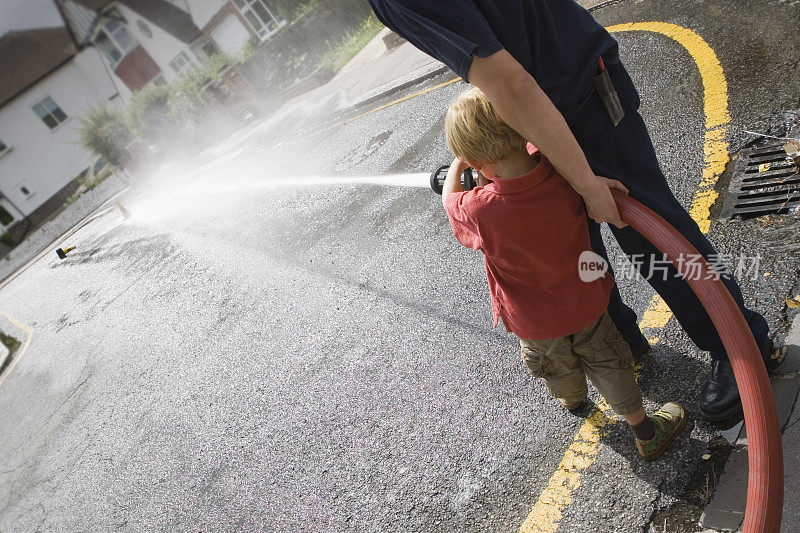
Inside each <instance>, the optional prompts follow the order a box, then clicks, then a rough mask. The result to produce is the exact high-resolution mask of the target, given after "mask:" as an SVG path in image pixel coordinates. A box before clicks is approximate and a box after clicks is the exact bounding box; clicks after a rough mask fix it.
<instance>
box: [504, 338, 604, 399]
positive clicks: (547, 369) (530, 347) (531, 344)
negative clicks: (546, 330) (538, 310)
mask: <svg viewBox="0 0 800 533" xmlns="http://www.w3.org/2000/svg"><path fill="white" fill-rule="evenodd" d="M519 346H520V350H521V351H522V360H523V362H524V363H525V367H526V368H527V370H528V372H530V373H531V374H532V375H533V376H534V377H537V378H541V379H542V380H544V383H545V385H547V389H548V390H549V391H550V394H552V395H553V397H554V398H556V399H557V400H558V401H559V402H561V405H563V406H564V407H565V408H566V409H569V410H572V409H576V408H577V407H578V406H579V405H580V404H581V402H582V401H583V400H584V398H586V394H587V393H588V392H589V390H588V388H587V386H586V375H585V374H584V373H583V370H582V369H581V367H580V364H579V363H578V360H577V359H576V358H575V356H574V355H573V354H572V348H571V345H570V341H569V339H568V338H560V339H547V340H529V339H519Z"/></svg>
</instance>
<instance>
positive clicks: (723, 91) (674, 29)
mask: <svg viewBox="0 0 800 533" xmlns="http://www.w3.org/2000/svg"><path fill="white" fill-rule="evenodd" d="M606 29H607V30H608V31H609V32H622V31H651V32H655V33H660V34H662V35H666V36H667V37H670V38H672V39H674V40H675V41H676V42H677V43H678V44H680V45H681V46H683V47H684V48H685V49H686V50H687V51H688V52H689V54H690V55H691V56H692V59H693V60H694V62H695V64H696V65H697V68H698V69H699V70H700V77H701V79H702V81H703V102H704V105H703V108H704V112H705V119H706V121H705V123H706V133H705V142H704V144H703V153H704V156H705V167H704V169H703V175H702V178H701V180H700V183H699V184H698V187H697V190H696V192H695V195H694V200H693V201H692V205H691V207H690V208H689V214H690V215H691V216H692V218H693V219H694V220H695V222H697V224H698V225H699V226H700V229H701V231H702V232H703V233H708V230H709V228H710V227H711V220H710V215H711V214H710V208H711V205H712V204H713V203H714V201H715V200H716V199H717V193H716V191H715V190H714V185H715V183H716V181H717V179H718V178H719V175H720V174H722V172H723V171H724V170H725V165H726V164H727V163H728V161H729V157H730V156H729V153H728V142H727V141H726V140H725V139H726V135H727V133H728V128H729V125H730V121H731V117H730V114H729V113H728V84H727V82H726V81H725V74H724V73H723V71H722V66H721V65H720V62H719V60H718V59H717V56H716V54H715V53H714V50H713V49H712V48H711V47H710V46H709V45H708V43H706V42H705V41H704V40H703V38H702V37H700V36H699V35H697V34H696V33H695V32H693V31H692V30H690V29H688V28H684V27H682V26H678V25H675V24H669V23H666V22H638V23H629V24H618V25H615V26H610V27H608V28H606ZM670 318H672V311H670V309H669V307H668V306H667V304H666V303H665V302H664V300H662V299H661V297H660V296H658V295H655V296H653V298H652V299H651V300H650V303H649V304H648V306H647V309H646V311H645V312H644V314H643V315H642V320H641V322H640V323H639V327H640V328H642V329H648V330H650V331H645V332H644V333H645V335H648V334H649V335H650V338H649V339H648V340H650V341H651V342H652V343H655V342H657V341H658V339H657V338H653V337H652V334H653V332H654V330H658V329H660V328H663V327H664V326H666V325H667V322H669V319H670ZM612 416H613V413H611V412H610V411H609V410H608V408H607V406H600V408H599V409H598V410H595V411H594V412H593V413H592V414H591V415H590V416H589V417H588V418H587V419H586V422H584V423H583V425H582V426H581V428H580V430H579V431H578V434H577V435H575V438H574V439H573V440H572V444H570V446H569V448H568V449H567V452H566V453H565V454H564V458H563V459H562V460H561V464H559V465H558V469H557V470H556V472H555V473H554V474H553V476H552V477H551V478H550V481H549V482H548V483H547V487H546V488H545V489H544V490H543V491H542V494H541V495H540V496H539V500H538V501H537V502H536V503H535V504H534V506H533V509H531V512H530V513H529V514H528V517H527V518H526V519H525V521H524V522H523V523H522V525H521V526H520V532H523V533H532V532H548V533H552V532H554V531H556V530H557V529H558V523H559V521H560V520H561V518H562V516H563V512H564V509H565V508H566V507H567V506H568V505H569V504H570V503H572V500H573V494H574V493H575V491H576V490H578V488H579V487H580V486H581V475H582V474H583V472H584V471H585V470H586V469H587V468H589V467H590V466H591V465H592V463H594V461H595V459H596V458H597V453H598V452H599V451H600V447H601V442H600V437H601V436H602V435H603V433H604V432H605V431H606V429H607V428H606V426H608V425H609V424H613V423H614V422H615V419H614V418H613V417H612Z"/></svg>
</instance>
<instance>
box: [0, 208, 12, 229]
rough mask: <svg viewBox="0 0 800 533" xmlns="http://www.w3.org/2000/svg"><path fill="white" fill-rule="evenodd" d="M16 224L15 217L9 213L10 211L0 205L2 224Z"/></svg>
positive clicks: (0, 220)
mask: <svg viewBox="0 0 800 533" xmlns="http://www.w3.org/2000/svg"><path fill="white" fill-rule="evenodd" d="M12 222H14V216H13V215H12V214H11V213H9V212H8V209H6V208H5V207H3V206H2V205H0V224H2V225H3V226H8V225H9V224H11V223H12Z"/></svg>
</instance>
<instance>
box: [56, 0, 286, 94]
mask: <svg viewBox="0 0 800 533" xmlns="http://www.w3.org/2000/svg"><path fill="white" fill-rule="evenodd" d="M57 5H58V6H59V8H60V10H61V13H62V14H63V15H64V19H65V20H66V21H67V24H68V26H69V28H70V30H71V31H72V32H73V35H74V36H75V38H76V40H77V41H78V42H79V43H81V45H82V46H89V45H93V46H95V47H96V48H98V49H99V50H100V51H101V52H102V53H103V55H104V56H105V58H106V63H107V64H108V67H109V70H110V71H111V72H112V77H113V79H114V80H115V82H116V83H117V85H118V87H119V92H120V94H121V96H122V98H123V100H125V101H126V102H127V101H128V100H129V98H130V95H131V93H133V92H136V91H138V90H140V89H142V88H144V87H146V86H148V85H150V84H161V83H171V82H172V81H174V80H176V79H178V78H180V77H181V76H182V75H184V74H185V73H186V72H187V70H188V69H191V68H193V66H198V65H200V64H202V63H203V62H204V61H206V60H207V59H208V58H210V57H211V56H213V55H214V54H216V53H217V52H219V51H222V52H225V53H227V54H230V55H233V56H236V55H238V54H239V53H240V52H241V50H242V47H243V46H244V45H245V43H247V42H248V40H250V39H254V41H255V42H257V43H258V42H262V41H264V40H265V39H267V38H269V37H270V36H271V35H272V34H274V33H275V32H276V31H278V29H280V28H281V27H282V26H283V25H285V24H286V22H285V21H284V20H283V19H281V18H280V17H279V16H278V14H277V12H276V11H275V10H274V9H273V8H271V7H270V6H269V5H268V2H267V0H57Z"/></svg>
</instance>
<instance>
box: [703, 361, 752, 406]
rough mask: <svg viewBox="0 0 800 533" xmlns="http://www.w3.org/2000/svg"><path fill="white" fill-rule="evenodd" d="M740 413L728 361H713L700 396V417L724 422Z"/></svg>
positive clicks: (737, 396) (740, 403)
mask: <svg viewBox="0 0 800 533" xmlns="http://www.w3.org/2000/svg"><path fill="white" fill-rule="evenodd" d="M741 412H742V402H741V400H740V399H739V389H738V388H737V387H736V378H735V377H734V375H733V367H732V366H731V363H730V361H728V359H727V358H725V359H714V360H713V361H712V362H711V373H710V374H709V375H708V379H707V380H706V384H705V386H704V387H703V392H702V394H701V395H700V416H702V417H703V418H705V419H706V420H708V421H710V422H724V421H726V420H730V419H732V418H734V417H736V416H738V415H740V414H741Z"/></svg>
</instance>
